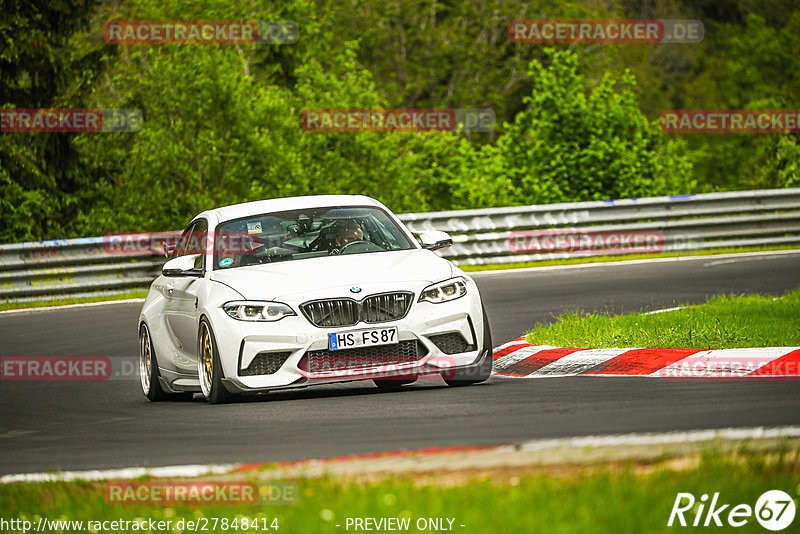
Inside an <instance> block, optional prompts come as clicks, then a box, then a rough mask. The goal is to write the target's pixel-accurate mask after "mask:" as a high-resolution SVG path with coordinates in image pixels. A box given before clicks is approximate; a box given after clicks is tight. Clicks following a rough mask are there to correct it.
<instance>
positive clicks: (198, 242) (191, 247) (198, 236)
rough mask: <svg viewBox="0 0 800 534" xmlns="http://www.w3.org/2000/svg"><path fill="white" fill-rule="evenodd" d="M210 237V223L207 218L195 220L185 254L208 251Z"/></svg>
mask: <svg viewBox="0 0 800 534" xmlns="http://www.w3.org/2000/svg"><path fill="white" fill-rule="evenodd" d="M207 237H208V223H207V222H206V221H205V219H200V220H199V221H197V222H195V223H194V225H193V226H192V227H191V232H189V240H188V242H187V243H186V252H185V255H189V254H204V253H205V251H206V238H207Z"/></svg>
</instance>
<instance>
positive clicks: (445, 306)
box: [210, 284, 484, 392]
mask: <svg viewBox="0 0 800 534" xmlns="http://www.w3.org/2000/svg"><path fill="white" fill-rule="evenodd" d="M470 285H471V286H472V287H470V289H471V291H470V292H468V293H467V295H465V296H464V297H461V298H459V299H456V300H454V301H451V302H445V303H439V304H432V303H429V302H416V299H415V301H414V302H413V304H412V305H411V308H410V309H409V312H408V314H407V315H406V316H405V317H404V318H402V319H400V320H397V321H389V322H385V323H377V324H375V323H371V324H364V323H359V324H358V325H356V326H352V327H338V328H337V327H325V328H319V327H316V326H314V325H312V324H311V323H310V322H309V321H308V320H307V319H306V318H305V317H303V316H302V315H297V316H290V317H285V318H283V319H281V320H280V321H276V322H274V323H269V322H246V321H237V320H235V319H232V318H230V317H228V316H227V314H225V313H224V311H222V310H221V309H218V310H211V311H210V313H211V314H213V315H212V317H211V319H212V326H213V327H214V330H215V333H216V339H217V346H218V350H219V354H220V357H221V361H222V366H223V372H224V375H225V380H224V383H225V385H226V388H227V389H229V390H230V391H232V392H259V391H268V390H271V389H284V388H295V387H306V386H310V385H317V384H329V383H336V382H347V381H353V380H369V379H373V378H384V377H393V376H395V377H396V376H408V375H414V376H423V377H424V376H440V375H442V374H445V376H446V375H447V372H448V371H452V369H454V368H460V367H465V366H469V365H471V364H474V363H475V362H476V361H479V360H480V358H481V357H482V356H483V348H484V347H483V346H484V339H483V332H484V327H483V321H484V317H483V312H482V307H481V301H480V296H479V294H478V292H477V288H476V287H475V286H474V285H473V284H470ZM292 307H293V308H294V309H295V310H296V311H298V310H297V306H292ZM383 326H395V327H397V331H398V338H399V341H400V342H401V343H402V344H403V345H402V346H403V348H404V349H405V350H404V354H403V355H402V357H399V356H400V355H399V353H400V351H399V350H398V351H397V352H398V354H397V355H394V354H393V350H394V349H393V347H399V346H396V345H382V346H376V347H374V357H372V356H373V355H372V353H373V351H372V350H368V349H367V348H361V349H358V351H359V352H358V353H354V352H350V351H352V350H353V349H350V351H349V350H348V349H345V350H340V351H328V334H330V333H334V332H344V331H351V330H356V329H362V328H372V327H375V328H379V327H383ZM437 336H445V337H437ZM459 336H460V337H459ZM454 341H455V342H454ZM413 344H415V345H416V350H412V349H410V347H411V346H412V345H413ZM454 351H456V352H454ZM462 351H463V352H462ZM264 353H267V354H269V355H274V357H275V359H274V361H276V362H278V363H276V364H271V365H268V366H266V367H263V368H262V371H263V370H266V371H267V372H268V374H255V375H248V374H247V371H246V370H247V369H248V367H250V364H251V363H253V360H254V358H256V357H257V356H258V355H259V354H264ZM378 354H380V357H378V356H377V355H378ZM311 355H314V357H315V359H314V360H313V361H312V360H310V356H311ZM280 362H282V363H280Z"/></svg>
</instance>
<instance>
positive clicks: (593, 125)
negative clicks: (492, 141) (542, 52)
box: [498, 49, 694, 203]
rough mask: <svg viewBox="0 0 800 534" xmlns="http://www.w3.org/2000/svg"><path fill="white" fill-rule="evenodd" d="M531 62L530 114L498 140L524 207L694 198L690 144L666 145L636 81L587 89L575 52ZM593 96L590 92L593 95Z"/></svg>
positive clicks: (504, 166) (503, 168)
mask: <svg viewBox="0 0 800 534" xmlns="http://www.w3.org/2000/svg"><path fill="white" fill-rule="evenodd" d="M548 54H549V56H550V58H551V63H550V65H549V67H545V66H544V65H542V64H541V63H540V62H538V61H533V62H531V64H530V71H529V73H530V76H531V77H532V79H533V91H532V93H531V96H529V97H526V98H525V103H526V104H527V109H526V110H525V111H523V112H521V113H519V114H517V116H516V117H515V119H514V122H513V124H509V125H506V130H505V132H504V133H503V135H502V136H501V137H500V138H499V140H498V146H499V149H500V151H501V155H502V158H503V164H502V166H501V167H500V169H499V170H500V172H501V173H502V174H503V175H504V176H506V177H507V178H508V179H509V180H510V181H511V184H512V187H513V188H514V190H515V191H514V197H515V199H516V201H517V202H520V203H549V202H565V201H579V200H603V199H609V198H612V199H613V198H627V197H640V196H653V195H660V194H679V193H688V192H689V191H691V190H692V188H693V187H694V183H693V182H692V180H691V177H690V173H691V164H690V162H689V160H688V158H687V157H686V156H685V155H684V154H683V153H682V144H681V143H680V142H677V141H669V142H666V141H665V140H664V138H663V134H662V133H661V130H660V127H659V125H658V123H657V122H656V121H654V122H650V121H648V120H647V119H646V117H645V116H644V115H643V114H642V112H641V111H640V110H639V108H638V106H637V104H636V99H635V96H634V88H635V80H634V79H633V77H632V76H631V75H630V74H626V75H625V76H624V77H623V79H622V80H621V81H620V83H619V84H615V83H614V81H613V79H612V78H611V77H610V76H605V77H604V78H603V79H602V81H601V83H600V84H599V85H598V86H597V87H595V88H593V89H591V90H590V91H587V87H586V83H585V80H584V77H583V75H581V74H580V73H579V72H578V60H577V57H576V55H575V54H574V53H571V52H569V51H555V50H552V49H551V50H549V52H548ZM587 93H588V94H587Z"/></svg>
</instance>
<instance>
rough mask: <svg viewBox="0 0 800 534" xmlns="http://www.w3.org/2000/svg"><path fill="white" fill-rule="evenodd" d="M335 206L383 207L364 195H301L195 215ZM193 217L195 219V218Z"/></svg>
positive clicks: (225, 218) (224, 216) (220, 216)
mask: <svg viewBox="0 0 800 534" xmlns="http://www.w3.org/2000/svg"><path fill="white" fill-rule="evenodd" d="M336 206H376V207H383V206H382V204H381V203H380V202H378V201H377V200H375V199H374V198H370V197H368V196H364V195H307V196H301V197H286V198H271V199H267V200H256V201H254V202H245V203H243V204H233V205H231V206H223V207H220V208H214V209H211V210H207V211H204V212H203V213H201V214H200V215H198V216H197V217H203V216H206V217H207V216H209V215H212V214H213V215H214V216H215V217H216V218H217V221H219V222H223V221H229V220H231V219H240V218H242V217H250V216H254V215H261V214H262V213H270V212H274V211H286V210H300V209H308V208H324V207H336ZM197 217H195V219H196V218H197Z"/></svg>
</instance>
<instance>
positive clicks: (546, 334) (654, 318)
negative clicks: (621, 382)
mask: <svg viewBox="0 0 800 534" xmlns="http://www.w3.org/2000/svg"><path fill="white" fill-rule="evenodd" d="M526 339H527V341H528V342H529V343H534V344H536V345H555V346H559V347H592V348H614V347H676V348H698V349H725V348H736V347H776V346H777V347H783V346H789V347H792V346H798V345H800V289H795V290H793V291H790V292H788V293H786V294H785V295H783V296H781V297H773V296H760V295H749V296H732V295H721V296H717V297H714V298H711V299H710V300H708V301H707V302H706V303H705V304H701V305H698V306H691V307H687V308H683V309H680V310H675V311H669V312H664V313H656V314H651V315H643V314H636V313H631V314H627V315H621V316H616V317H614V316H609V315H604V314H601V313H587V312H584V311H568V312H567V313H565V314H564V315H561V316H559V317H558V318H557V321H556V322H555V323H554V324H551V325H544V324H539V325H537V326H535V327H534V328H533V330H531V331H529V332H528V333H527V334H526Z"/></svg>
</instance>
